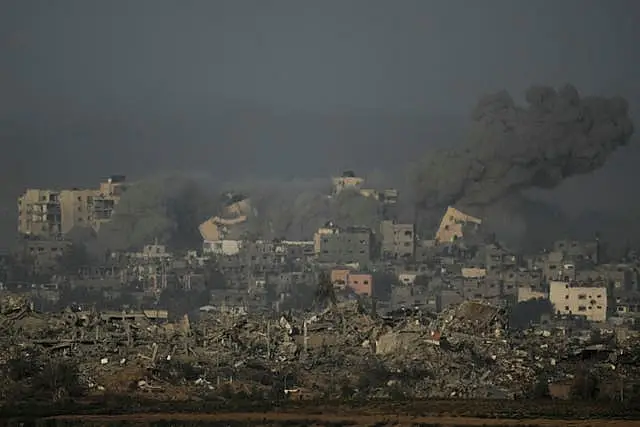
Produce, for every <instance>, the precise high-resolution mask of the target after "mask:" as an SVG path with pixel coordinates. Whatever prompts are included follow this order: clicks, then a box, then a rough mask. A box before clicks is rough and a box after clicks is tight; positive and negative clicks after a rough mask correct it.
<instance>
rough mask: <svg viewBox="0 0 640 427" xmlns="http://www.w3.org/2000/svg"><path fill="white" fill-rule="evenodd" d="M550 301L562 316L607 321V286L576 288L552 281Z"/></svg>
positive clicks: (565, 283) (550, 284) (566, 283)
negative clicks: (567, 315)
mask: <svg viewBox="0 0 640 427" xmlns="http://www.w3.org/2000/svg"><path fill="white" fill-rule="evenodd" d="M549 300H551V303H552V304H553V305H554V307H555V310H556V312H558V313H560V314H569V315H576V316H584V317H586V318H587V320H590V321H592V322H604V321H605V320H607V288H606V287H605V286H589V287H586V286H575V285H572V284H571V283H569V282H560V281H551V282H550V283H549Z"/></svg>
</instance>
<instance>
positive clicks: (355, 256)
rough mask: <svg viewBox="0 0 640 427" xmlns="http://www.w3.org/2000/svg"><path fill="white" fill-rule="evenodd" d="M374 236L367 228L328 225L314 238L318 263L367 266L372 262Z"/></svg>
mask: <svg viewBox="0 0 640 427" xmlns="http://www.w3.org/2000/svg"><path fill="white" fill-rule="evenodd" d="M372 240H373V235H372V233H371V230H370V229H368V228H366V227H348V228H344V229H342V228H339V227H336V226H335V225H333V224H328V225H327V226H326V227H323V228H321V229H319V230H318V232H317V233H316V234H315V236H314V247H315V251H316V257H317V260H318V262H321V263H334V264H348V263H357V264H359V265H366V264H368V263H369V262H370V261H371V247H372Z"/></svg>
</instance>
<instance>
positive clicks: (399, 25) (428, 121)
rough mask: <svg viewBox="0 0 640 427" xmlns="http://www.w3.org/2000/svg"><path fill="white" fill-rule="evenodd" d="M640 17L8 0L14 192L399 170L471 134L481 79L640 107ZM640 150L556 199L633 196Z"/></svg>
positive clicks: (610, 10)
mask: <svg viewBox="0 0 640 427" xmlns="http://www.w3.org/2000/svg"><path fill="white" fill-rule="evenodd" d="M638 22H640V2H638V1H634V0H628V1H616V0H602V1H595V0H594V1H592V0H537V1H525V0H484V1H468V0H446V1H445V0H443V1H429V0H395V1H391V0H386V1H382V0H325V1H319V0H316V1H311V0H272V1H266V0H255V1H249V0H228V1H223V0H201V1H196V0H180V1H176V0H174V1H165V0H135V1H130V0H129V1H126V0H109V1H104V0H102V1H98V0H49V1H45V0H40V1H38V0H3V1H2V2H0V140H1V142H2V147H3V152H2V156H1V157H0V179H2V181H3V183H4V185H3V187H4V188H2V189H1V190H0V193H1V194H0V200H10V203H11V205H10V209H9V210H10V213H11V215H13V214H14V213H13V210H14V206H13V201H12V200H13V197H14V196H15V194H16V193H17V192H19V191H20V189H21V188H23V187H25V186H31V185H44V184H45V183H46V182H52V183H53V184H59V185H71V184H73V183H77V184H78V185H87V184H90V183H91V182H92V181H97V180H98V179H99V178H101V177H103V176H105V175H108V174H110V173H125V174H129V175H137V176H140V175H144V174H148V173H153V172H155V171H162V170H168V169H194V170H200V171H202V170H204V171H210V172H212V173H213V174H215V175H219V176H225V175H228V174H232V175H236V176H244V175H248V174H250V175H257V176H266V175H269V176H284V177H292V176H304V175H307V176H308V175H311V176H319V175H324V174H328V173H330V172H333V171H336V170H340V169H342V168H346V167H350V168H355V169H356V170H372V169H398V168H401V167H402V166H403V165H405V164H406V162H408V161H410V160H412V159H414V158H415V156H416V155H418V154H419V153H420V152H421V151H422V150H423V149H424V148H425V147H427V146H429V145H431V144H440V145H445V144H452V143H456V142H458V141H459V140H460V136H461V133H460V127H461V123H464V122H463V121H464V120H466V117H467V115H468V112H469V111H470V109H471V107H472V106H473V104H474V102H475V101H476V99H477V97H478V96H479V95H481V94H483V93H485V92H487V91H493V90H500V89H508V90H509V91H511V92H512V93H513V94H514V95H518V96H519V95H520V94H522V92H523V91H524V89H525V88H526V87H527V86H529V85H530V84H550V85H554V86H557V85H562V84H563V83H565V82H570V83H572V84H574V85H575V86H576V87H577V88H578V89H579V90H580V91H581V92H582V93H585V94H602V95H616V94H619V95H622V96H625V97H627V98H628V99H629V101H630V104H631V107H632V109H633V111H634V114H637V111H638V108H639V107H640V79H639V78H638V76H640V54H638V49H637V47H636V46H637V45H636V43H635V42H637V40H640V26H638V25H637V23H638ZM636 117H637V115H636ZM639 159H640V149H638V148H629V149H628V150H625V151H624V153H620V155H617V156H616V157H615V158H614V159H612V161H611V162H610V164H608V165H607V167H606V168H605V169H604V170H602V171H599V172H598V173H596V174H594V175H593V176H590V177H587V178H579V179H574V180H572V182H569V183H567V185H565V186H564V187H563V188H561V189H560V190H558V191H556V193H555V194H556V195H555V197H556V198H557V199H560V200H566V199H567V198H568V197H569V196H571V202H570V203H569V205H570V207H573V208H574V210H575V209H583V208H584V207H586V206H589V205H590V204H591V202H588V201H587V199H586V196H585V197H582V195H583V194H584V193H585V192H586V191H588V192H589V194H597V195H599V196H601V197H603V198H605V200H608V201H610V202H625V201H628V200H629V198H630V197H631V196H635V191H634V188H633V186H631V185H630V180H631V182H638V178H639V177H640V172H638V168H637V167H636V163H637V161H638V160H639ZM303 162H304V163H303ZM615 185H618V186H622V187H624V188H621V189H620V191H612V187H613V186H615ZM565 204H567V203H565Z"/></svg>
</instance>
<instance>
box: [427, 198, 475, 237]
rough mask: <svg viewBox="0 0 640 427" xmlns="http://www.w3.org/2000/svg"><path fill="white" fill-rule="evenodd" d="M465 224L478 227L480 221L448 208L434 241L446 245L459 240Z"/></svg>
mask: <svg viewBox="0 0 640 427" xmlns="http://www.w3.org/2000/svg"><path fill="white" fill-rule="evenodd" d="M467 224H471V225H476V226H480V225H481V224H482V220H481V219H479V218H476V217H473V216H471V215H467V214H465V213H463V212H460V211H459V210H457V209H456V208H453V207H451V206H449V207H448V208H447V211H446V212H445V214H444V216H443V217H442V221H441V222H440V227H439V228H438V232H437V233H436V240H437V241H438V242H440V243H447V242H453V241H455V240H457V239H461V238H462V237H463V234H464V233H463V228H464V226H465V225H467Z"/></svg>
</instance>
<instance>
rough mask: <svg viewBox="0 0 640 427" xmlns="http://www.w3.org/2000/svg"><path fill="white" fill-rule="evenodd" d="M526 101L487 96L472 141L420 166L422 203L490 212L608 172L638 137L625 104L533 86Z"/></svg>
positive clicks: (425, 206)
mask: <svg viewBox="0 0 640 427" xmlns="http://www.w3.org/2000/svg"><path fill="white" fill-rule="evenodd" d="M526 101H527V104H528V105H527V106H526V107H520V106H517V105H516V103H515V102H514V100H513V99H512V98H511V96H510V95H509V94H508V93H506V92H500V93H497V94H494V95H490V96H486V97H484V98H482V99H481V100H480V101H479V102H478V105H477V106H476V108H475V109H474V110H473V114H472V126H471V135H470V137H471V141H470V143H469V144H468V145H467V146H466V147H464V148H462V149H459V150H449V151H445V150H443V151H436V152H434V153H432V155H430V156H428V157H427V158H426V160H425V161H424V162H422V163H421V164H420V165H418V167H417V170H416V173H415V177H414V179H413V181H414V185H415V191H416V202H417V203H418V205H419V206H420V207H422V208H423V209H431V208H441V207H443V206H446V205H458V206H474V205H475V206H486V205H490V204H492V203H493V202H495V201H497V200H499V199H501V198H504V197H505V196H509V195H511V194H515V193H518V192H520V191H522V190H524V189H527V188H532V187H539V188H554V187H556V186H558V185H559V184H560V183H562V181H563V180H564V179H566V178H568V177H571V176H574V175H580V174H587V173H590V172H592V171H594V170H596V169H598V168H600V167H601V166H602V165H603V164H604V163H605V162H606V160H607V158H608V157H609V156H610V155H611V154H612V153H613V152H614V151H615V150H616V149H617V148H619V147H620V146H624V145H626V144H627V143H628V141H629V139H630V137H631V135H632V134H633V125H632V123H631V119H630V118H629V115H628V105H627V102H626V101H625V100H624V99H621V98H610V99H607V98H600V97H584V98H581V97H580V96H579V94H578V91H577V90H576V89H575V88H574V87H573V86H569V85H567V86H565V87H563V88H561V89H559V90H555V89H553V88H550V87H532V88H530V89H529V90H528V91H527V92H526Z"/></svg>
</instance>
